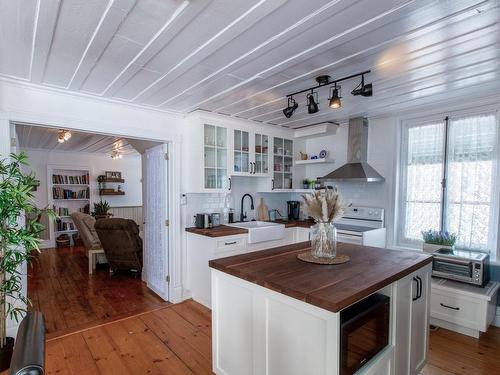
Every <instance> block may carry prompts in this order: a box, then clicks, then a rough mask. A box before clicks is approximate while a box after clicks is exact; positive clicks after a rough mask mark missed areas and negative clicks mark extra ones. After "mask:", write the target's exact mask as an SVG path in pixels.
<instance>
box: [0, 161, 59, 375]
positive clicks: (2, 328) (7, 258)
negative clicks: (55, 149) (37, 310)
mask: <svg viewBox="0 0 500 375" xmlns="http://www.w3.org/2000/svg"><path fill="white" fill-rule="evenodd" d="M23 166H28V157H27V155H26V154H25V153H23V152H22V153H20V154H11V155H10V159H3V160H0V371H3V370H5V369H7V368H8V367H9V366H10V359H11V356H12V348H13V345H14V339H13V338H11V337H7V333H6V328H7V327H6V319H7V317H9V318H11V319H13V320H15V321H16V322H19V320H20V319H21V318H22V317H23V315H24V313H25V312H26V307H25V306H27V305H28V304H29V303H30V302H29V300H28V298H27V297H26V296H25V295H23V289H22V287H23V285H22V272H21V266H22V265H23V263H25V262H26V263H28V264H29V263H30V261H31V259H32V252H33V251H39V248H38V245H39V242H40V238H39V236H40V233H41V232H42V231H43V230H44V229H45V228H44V226H43V225H42V224H40V223H39V222H38V220H37V217H39V215H38V213H39V212H40V210H38V209H37V208H36V207H35V205H34V203H33V193H32V191H33V186H34V185H36V179H35V176H34V174H32V173H24V172H23V170H22V168H23ZM45 212H46V213H47V214H48V215H49V217H50V218H51V219H52V218H54V217H55V215H54V213H53V211H52V210H45ZM29 213H33V214H34V215H26V214H29ZM25 215H26V219H25V222H24V223H23V222H22V220H19V219H20V218H22V217H25ZM30 216H31V217H34V219H29V217H30Z"/></svg>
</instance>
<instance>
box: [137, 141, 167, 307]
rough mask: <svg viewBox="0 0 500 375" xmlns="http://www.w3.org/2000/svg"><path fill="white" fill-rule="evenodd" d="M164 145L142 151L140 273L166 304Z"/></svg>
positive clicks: (165, 177)
mask: <svg viewBox="0 0 500 375" xmlns="http://www.w3.org/2000/svg"><path fill="white" fill-rule="evenodd" d="M166 153H167V145H160V146H156V147H153V148H150V149H148V150H146V152H145V154H144V155H143V157H144V163H143V166H144V170H143V191H144V203H143V208H144V255H143V257H144V258H143V259H144V269H143V280H144V281H145V282H146V283H147V285H148V287H149V288H150V289H151V290H153V291H154V292H155V293H156V294H158V295H159V296H160V297H162V298H163V299H165V300H166V301H168V299H169V298H168V282H167V275H168V226H167V212H168V207H167V204H168V194H167V193H168V170H167V165H168V162H167V160H166V158H165V155H166Z"/></svg>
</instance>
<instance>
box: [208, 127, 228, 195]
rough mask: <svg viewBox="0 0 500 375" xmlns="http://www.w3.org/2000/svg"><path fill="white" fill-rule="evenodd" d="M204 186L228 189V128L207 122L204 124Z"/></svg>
mask: <svg viewBox="0 0 500 375" xmlns="http://www.w3.org/2000/svg"><path fill="white" fill-rule="evenodd" d="M204 163H205V165H204V167H205V168H204V169H205V178H204V188H205V189H214V190H217V189H221V190H223V189H227V188H228V174H227V164H228V163H227V129H226V128H223V127H220V126H214V125H208V124H205V126H204Z"/></svg>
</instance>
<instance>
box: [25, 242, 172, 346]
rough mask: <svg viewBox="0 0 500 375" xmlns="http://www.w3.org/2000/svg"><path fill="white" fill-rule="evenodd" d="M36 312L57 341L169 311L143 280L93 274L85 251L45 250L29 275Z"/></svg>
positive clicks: (74, 249)
mask: <svg viewBox="0 0 500 375" xmlns="http://www.w3.org/2000/svg"><path fill="white" fill-rule="evenodd" d="M28 297H29V298H30V299H31V301H32V304H33V305H32V307H31V309H32V310H38V311H41V312H42V313H43V315H44V317H45V324H46V328H47V337H48V338H52V337H57V336H60V335H65V334H69V333H72V332H76V331H80V330H84V329H87V328H89V327H93V326H96V325H100V324H103V323H106V322H110V321H114V320H118V319H123V318H126V317H130V316H134V315H137V314H141V313H143V312H147V311H153V310H155V309H158V308H162V307H165V306H167V305H168V303H167V302H164V301H163V300H162V299H161V298H160V297H158V296H157V295H156V294H154V293H153V292H151V291H150V290H149V289H148V288H147V287H146V284H145V283H143V282H142V281H141V280H140V279H139V278H134V277H133V276H131V275H127V274H117V275H114V276H111V275H110V274H109V272H108V269H107V268H102V269H97V270H96V272H95V273H94V274H93V275H89V274H88V258H87V257H86V256H85V250H84V248H83V247H67V248H57V249H44V250H42V251H41V253H40V254H36V255H35V259H34V261H33V264H32V266H31V267H30V270H29V274H28Z"/></svg>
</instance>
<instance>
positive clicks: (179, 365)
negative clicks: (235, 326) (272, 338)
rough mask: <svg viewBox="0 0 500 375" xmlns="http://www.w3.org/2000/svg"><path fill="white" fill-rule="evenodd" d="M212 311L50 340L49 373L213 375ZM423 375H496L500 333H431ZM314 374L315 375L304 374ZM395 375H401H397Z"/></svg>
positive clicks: (196, 307) (155, 316) (165, 312)
mask: <svg viewBox="0 0 500 375" xmlns="http://www.w3.org/2000/svg"><path fill="white" fill-rule="evenodd" d="M210 334H211V324H210V311H209V310H208V309H206V308H205V307H203V306H202V305H200V304H198V303H196V302H193V301H185V302H183V303H181V304H177V305H171V306H169V307H166V308H163V309H160V310H156V311H154V312H149V313H145V314H142V315H140V316H136V317H133V318H127V319H124V320H122V321H119V322H114V323H109V324H106V325H103V326H100V327H96V328H92V329H89V330H86V331H83V332H80V333H77V334H72V335H69V336H65V337H61V338H57V339H53V340H49V341H48V342H47V363H46V370H47V374H75V375H76V374H82V373H84V374H102V375H107V374H175V375H183V374H211V373H212V372H211V339H210ZM428 362H429V363H428V365H427V366H426V368H425V369H424V371H423V372H422V374H424V375H450V374H459V375H486V374H488V375H492V374H499V373H500V372H499V369H500V329H499V328H495V327H491V328H490V330H489V331H488V333H487V334H484V335H482V336H481V338H480V339H479V340H476V339H473V338H470V337H467V336H463V335H460V334H458V333H454V332H450V331H447V330H444V329H439V330H438V331H436V332H432V333H431V338H430V352H429V361H428ZM304 375H314V374H304ZM396 375H397V374H396Z"/></svg>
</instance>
